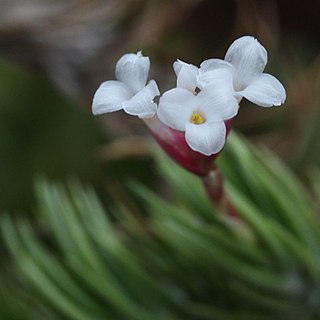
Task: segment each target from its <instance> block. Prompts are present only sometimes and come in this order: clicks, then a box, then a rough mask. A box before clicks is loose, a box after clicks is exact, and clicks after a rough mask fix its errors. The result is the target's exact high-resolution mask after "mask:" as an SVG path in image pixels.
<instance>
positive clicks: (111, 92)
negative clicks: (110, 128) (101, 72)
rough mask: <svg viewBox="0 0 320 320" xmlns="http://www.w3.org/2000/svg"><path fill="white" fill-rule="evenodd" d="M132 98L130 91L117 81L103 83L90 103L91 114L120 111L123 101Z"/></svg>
mask: <svg viewBox="0 0 320 320" xmlns="http://www.w3.org/2000/svg"><path fill="white" fill-rule="evenodd" d="M132 96H133V94H132V92H131V90H130V89H129V88H128V86H126V85H125V84H124V83H122V82H119V81H113V80H110V81H105V82H103V83H102V84H101V85H100V87H99V88H98V90H97V91H96V93H95V95H94V97H93V102H92V113H93V114H95V115H97V114H102V113H107V112H113V111H117V110H120V109H122V107H121V104H122V102H123V101H125V100H128V99H130V98H131V97H132Z"/></svg>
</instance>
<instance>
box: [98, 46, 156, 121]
mask: <svg viewBox="0 0 320 320" xmlns="http://www.w3.org/2000/svg"><path fill="white" fill-rule="evenodd" d="M149 69H150V60H149V58H148V57H144V56H143V55H142V53H141V51H140V52H138V53H137V54H133V53H129V54H125V55H124V56H122V57H121V58H120V59H119V61H118V62H117V64H116V72H115V75H116V79H117V80H110V81H105V82H103V83H102V84H101V85H100V87H99V88H98V90H97V91H96V93H95V95H94V98H93V103H92V112H93V114H95V115H97V114H102V113H107V112H113V111H117V110H120V109H123V110H124V111H125V112H126V113H128V114H130V115H135V116H138V117H139V118H151V117H153V116H154V115H155V114H156V112H157V104H156V103H155V102H154V101H153V99H154V98H155V96H158V95H160V92H159V90H158V86H157V84H156V82H155V81H154V80H151V81H150V82H149V83H148V84H147V85H146V82H147V77H148V73H149Z"/></svg>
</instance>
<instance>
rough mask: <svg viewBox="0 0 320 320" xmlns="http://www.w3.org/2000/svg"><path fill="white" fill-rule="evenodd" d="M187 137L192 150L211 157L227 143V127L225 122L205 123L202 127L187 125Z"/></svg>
mask: <svg viewBox="0 0 320 320" xmlns="http://www.w3.org/2000/svg"><path fill="white" fill-rule="evenodd" d="M185 135H186V141H187V143H188V145H189V147H190V148H191V149H192V150H194V151H198V152H201V153H203V154H205V155H207V156H209V155H212V154H215V153H218V152H219V151H220V150H221V149H222V148H223V146H224V144H225V141H226V126H225V124H224V122H223V121H219V122H213V123H210V122H205V123H203V124H200V125H197V124H193V123H187V125H186V134H185Z"/></svg>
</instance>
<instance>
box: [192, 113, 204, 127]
mask: <svg viewBox="0 0 320 320" xmlns="http://www.w3.org/2000/svg"><path fill="white" fill-rule="evenodd" d="M191 123H193V124H202V123H204V119H203V117H202V116H201V114H200V113H198V112H194V113H193V114H192V116H191Z"/></svg>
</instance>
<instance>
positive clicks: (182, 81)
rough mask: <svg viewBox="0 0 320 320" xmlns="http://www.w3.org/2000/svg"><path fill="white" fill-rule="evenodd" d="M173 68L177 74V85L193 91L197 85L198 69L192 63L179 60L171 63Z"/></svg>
mask: <svg viewBox="0 0 320 320" xmlns="http://www.w3.org/2000/svg"><path fill="white" fill-rule="evenodd" d="M173 69H174V72H175V73H176V75H177V87H178V88H185V89H187V90H189V91H192V92H194V90H195V89H196V87H197V75H198V73H199V69H198V68H197V67H196V66H194V65H193V64H188V63H185V62H183V61H181V60H177V61H176V62H175V63H174V64H173Z"/></svg>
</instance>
